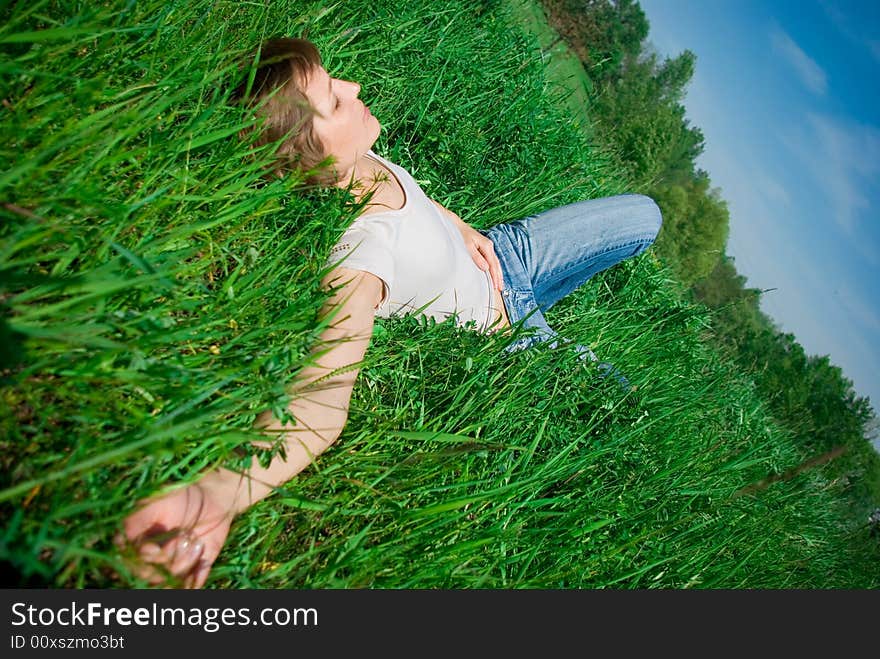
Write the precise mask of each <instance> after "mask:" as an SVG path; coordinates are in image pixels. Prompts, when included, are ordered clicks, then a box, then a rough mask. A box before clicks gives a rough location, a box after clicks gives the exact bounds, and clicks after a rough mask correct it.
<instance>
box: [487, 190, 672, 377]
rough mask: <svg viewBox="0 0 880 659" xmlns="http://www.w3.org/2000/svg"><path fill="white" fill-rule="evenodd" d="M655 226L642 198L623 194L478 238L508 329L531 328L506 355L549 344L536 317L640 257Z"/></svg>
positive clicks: (550, 333)
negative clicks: (488, 247) (499, 283)
mask: <svg viewBox="0 0 880 659" xmlns="http://www.w3.org/2000/svg"><path fill="white" fill-rule="evenodd" d="M662 223H663V219H662V217H661V215H660V209H659V208H658V207H657V204H656V203H654V201H653V200H652V199H651V198H650V197H645V196H644V195H637V194H626V195H619V196H616V197H606V198H604V199H591V200H588V201H579V202H577V203H574V204H568V205H567V206H560V207H558V208H553V209H550V210H547V211H544V212H542V213H539V214H538V215H533V216H530V217H526V218H523V219H521V220H516V221H514V222H508V223H504V224H497V225H495V226H494V227H492V228H491V229H487V230H484V231H481V233H482V234H483V235H485V236H488V237H489V238H490V239H491V240H492V243H493V244H494V247H495V254H497V255H498V259H499V261H501V271H502V273H503V275H504V290H503V291H502V298H503V299H504V305H505V307H506V308H507V315H508V317H509V318H510V322H511V324H512V325H513V324H515V323H517V322H518V321H522V324H523V325H524V326H525V327H534V328H537V332H536V333H535V334H534V335H532V336H527V337H522V338H520V339H518V340H517V341H514V342H513V343H512V344H511V345H510V346H509V347H508V350H519V349H522V348H526V347H528V346H530V345H532V344H534V343H535V342H537V341H545V340H551V341H553V342H554V343H556V341H557V337H558V335H557V334H556V332H555V331H554V330H553V329H552V328H551V327H550V325H548V324H547V320H546V318H544V314H543V312H545V311H547V309H549V308H550V307H552V306H553V305H554V304H556V303H557V302H558V301H559V300H561V299H562V298H564V297H565V296H566V295H568V294H569V293H571V292H572V291H574V290H575V289H576V288H578V287H579V286H581V285H582V284H584V282H586V281H587V280H588V279H589V278H590V277H592V276H593V275H595V274H596V273H597V272H601V271H602V270H605V269H606V268H610V267H611V266H612V265H614V264H615V263H619V262H620V261H622V260H624V259H627V258H630V257H632V256H636V255H637V254H640V253H641V252H643V251H645V249H647V248H648V246H649V245H651V244H652V243H653V242H654V240H655V239H656V238H657V235H658V233H659V232H660V226H661V225H662ZM576 348H577V350H578V351H579V352H580V353H581V356H582V357H589V358H590V359H591V360H593V361H598V360H597V358H596V356H595V355H594V354H593V352H592V351H591V350H590V349H589V348H588V347H586V346H576ZM609 366H610V365H609ZM618 379H619V378H618Z"/></svg>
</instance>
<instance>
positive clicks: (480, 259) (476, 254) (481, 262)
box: [471, 249, 489, 272]
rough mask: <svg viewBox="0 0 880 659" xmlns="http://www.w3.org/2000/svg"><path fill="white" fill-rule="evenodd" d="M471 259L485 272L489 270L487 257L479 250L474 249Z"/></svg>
mask: <svg viewBox="0 0 880 659" xmlns="http://www.w3.org/2000/svg"><path fill="white" fill-rule="evenodd" d="M471 258H472V259H473V260H474V263H476V264H477V267H478V268H479V269H480V270H482V271H483V272H485V271H486V270H488V269H489V262H488V261H486V259H485V257H484V256H483V255H482V254H481V253H480V251H479V249H474V250H472V251H471Z"/></svg>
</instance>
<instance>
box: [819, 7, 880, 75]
mask: <svg viewBox="0 0 880 659" xmlns="http://www.w3.org/2000/svg"><path fill="white" fill-rule="evenodd" d="M819 4H820V5H821V6H822V9H823V10H824V11H825V14H826V15H827V16H828V18H829V19H831V23H832V24H833V25H834V27H836V28H837V29H838V31H839V32H840V33H841V34H842V35H843V36H844V37H846V38H847V39H849V40H850V41H851V42H852V43H854V44H856V45H857V46H859V47H861V48H865V49H867V51H868V52H869V53H871V56H872V57H873V58H874V59H875V60H877V61H878V62H880V41H878V40H877V39H872V38H870V37H863V36H861V35H860V34H859V32H858V30H857V28H855V27H853V25H852V24H851V22H850V20H849V19H848V18H847V16H846V14H844V13H843V12H842V11H841V10H840V9H839V8H838V7H836V6H835V5H834V4H833V3H831V2H820V3H819Z"/></svg>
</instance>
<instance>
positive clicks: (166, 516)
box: [115, 482, 232, 588]
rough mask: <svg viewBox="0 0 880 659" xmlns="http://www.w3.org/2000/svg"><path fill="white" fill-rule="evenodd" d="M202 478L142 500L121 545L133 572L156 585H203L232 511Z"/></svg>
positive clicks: (118, 542) (128, 522)
mask: <svg viewBox="0 0 880 659" xmlns="http://www.w3.org/2000/svg"><path fill="white" fill-rule="evenodd" d="M220 498H221V497H220V495H219V494H218V493H217V492H216V491H215V490H213V489H212V488H210V487H206V486H205V485H203V484H201V483H200V482H197V483H194V484H192V485H189V486H187V487H184V488H182V489H179V490H174V491H173V492H170V493H168V494H165V495H161V496H159V497H156V498H153V499H148V500H146V501H142V502H141V507H140V508H138V510H136V511H135V512H133V513H132V514H130V515H129V516H128V517H126V518H125V521H124V533H123V534H119V535H117V537H116V539H115V543H116V545H117V546H118V547H119V548H120V549H122V550H123V552H125V553H126V558H127V559H128V563H129V566H130V568H131V570H132V572H133V573H134V574H135V575H136V576H138V577H140V578H141V579H145V580H147V581H148V582H150V583H151V584H153V585H165V586H169V587H173V586H183V587H185V588H200V587H201V586H202V585H203V584H204V583H205V580H206V579H207V578H208V573H209V572H210V571H211V566H212V565H213V564H214V561H215V560H216V558H217V555H218V554H219V553H220V549H222V547H223V543H224V542H226V536H227V535H228V534H229V525H230V523H231V522H232V513H231V511H230V510H229V506H228V504H226V503H224V502H223V501H221V500H220Z"/></svg>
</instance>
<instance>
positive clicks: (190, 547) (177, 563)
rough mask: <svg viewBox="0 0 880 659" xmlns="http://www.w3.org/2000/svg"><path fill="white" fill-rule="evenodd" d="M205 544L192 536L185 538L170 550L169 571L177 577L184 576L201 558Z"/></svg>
mask: <svg viewBox="0 0 880 659" xmlns="http://www.w3.org/2000/svg"><path fill="white" fill-rule="evenodd" d="M204 550H205V543H204V542H202V541H201V540H199V539H197V538H194V537H192V536H185V537H184V538H183V539H182V540H180V542H178V543H177V544H176V547H175V548H174V549H173V550H172V552H173V553H172V554H171V557H170V563H169V570H170V571H171V574H174V575H176V576H178V577H184V576H186V575H187V574H188V573H189V572H190V571H191V570H192V569H193V567H195V565H196V564H197V563H198V562H199V560H200V559H201V558H202V552H204Z"/></svg>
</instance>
